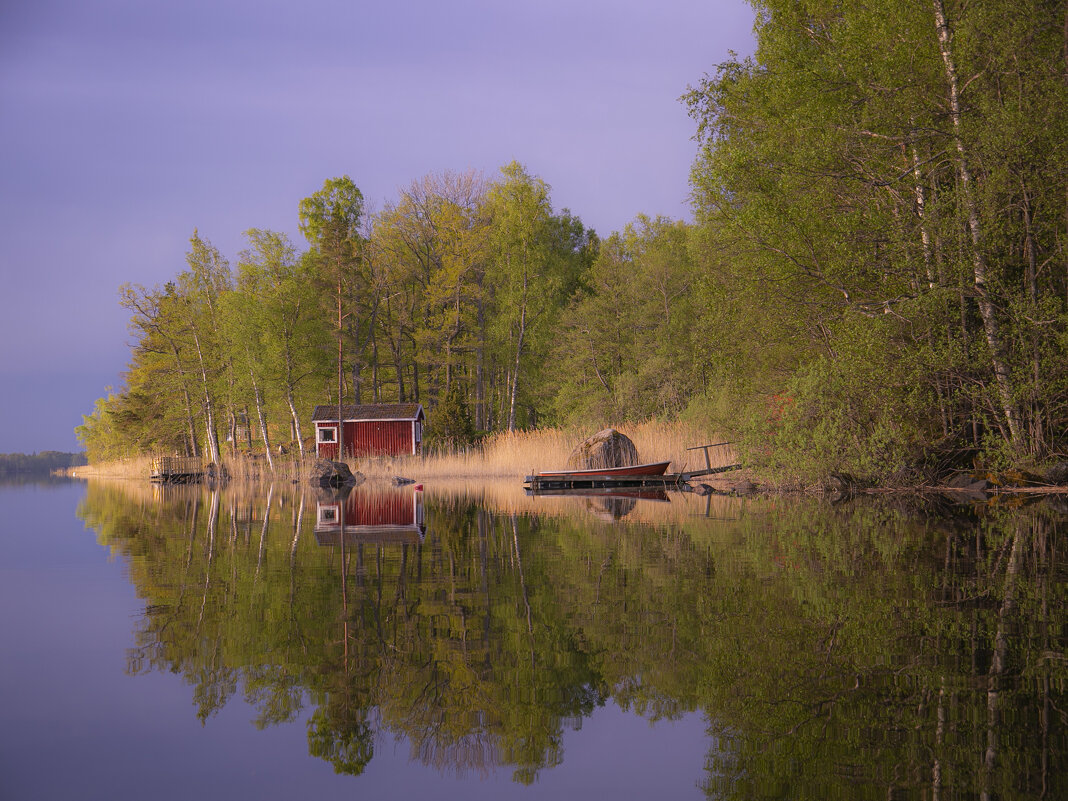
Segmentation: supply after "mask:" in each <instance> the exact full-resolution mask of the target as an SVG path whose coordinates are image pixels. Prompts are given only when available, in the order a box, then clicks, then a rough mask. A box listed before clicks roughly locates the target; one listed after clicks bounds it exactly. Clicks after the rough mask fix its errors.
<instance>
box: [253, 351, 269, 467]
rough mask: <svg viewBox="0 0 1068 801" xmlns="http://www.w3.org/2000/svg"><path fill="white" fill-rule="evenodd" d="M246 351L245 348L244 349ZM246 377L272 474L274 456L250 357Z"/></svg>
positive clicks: (261, 398) (261, 397)
mask: <svg viewBox="0 0 1068 801" xmlns="http://www.w3.org/2000/svg"><path fill="white" fill-rule="evenodd" d="M246 351H247V348H246ZM248 376H249V378H250V379H252V396H253V398H255V400H256V417H257V418H258V419H259V421H260V433H261V434H262V435H263V449H264V450H265V451H266V452H267V464H268V465H270V467H271V472H272V473H273V472H274V456H273V455H272V454H271V437H270V434H268V433H267V418H266V417H265V416H264V414H263V396H262V395H261V394H260V385H259V384H258V383H257V382H256V373H255V372H254V371H253V369H252V357H251V355H250V356H249V362H248Z"/></svg>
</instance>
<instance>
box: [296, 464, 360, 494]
mask: <svg viewBox="0 0 1068 801" xmlns="http://www.w3.org/2000/svg"><path fill="white" fill-rule="evenodd" d="M363 480H364V476H363V474H362V473H353V472H352V471H351V470H349V466H348V465H347V464H345V463H344V462H332V461H330V460H328V459H316V460H315V461H314V462H312V464H311V467H309V468H308V482H309V483H310V484H312V485H313V486H316V487H324V488H325V487H355V486H356V485H357V484H360V483H362V482H363Z"/></svg>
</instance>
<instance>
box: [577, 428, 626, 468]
mask: <svg viewBox="0 0 1068 801" xmlns="http://www.w3.org/2000/svg"><path fill="white" fill-rule="evenodd" d="M638 463H639V461H638V449H637V448H635V447H634V443H633V442H631V441H630V438H629V437H628V436H626V435H625V434H620V433H619V432H618V431H616V430H615V429H614V428H606V429H604V430H603V431H598V432H597V433H596V434H594V435H593V436H592V437H590V438H589V439H587V440H585V441H583V442H581V443H580V444H579V445H578V447H576V448H575V450H573V451H571V455H570V456H569V457H567V466H568V468H569V469H571V470H597V469H601V468H606V467H627V466H628V465H632V464H638Z"/></svg>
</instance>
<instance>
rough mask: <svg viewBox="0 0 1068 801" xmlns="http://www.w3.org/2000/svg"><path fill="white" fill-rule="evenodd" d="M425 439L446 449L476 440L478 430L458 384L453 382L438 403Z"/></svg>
mask: <svg viewBox="0 0 1068 801" xmlns="http://www.w3.org/2000/svg"><path fill="white" fill-rule="evenodd" d="M426 439H427V444H428V445H429V446H431V447H438V448H442V449H446V450H456V449H462V448H466V447H468V446H470V445H473V444H475V443H476V442H477V441H478V432H477V431H476V430H475V423H474V421H473V420H472V419H471V411H470V409H468V406H467V401H466V400H465V393H464V391H463V389H462V388H461V387H460V385H459V384H453V385H452V386H451V387H450V388H449V391H448V392H447V393H446V395H445V399H444V400H443V401H442V402H441V403H440V404H438V407H437V409H435V411H434V416H433V417H432V418H431V422H430V424H429V425H428V426H427V429H426Z"/></svg>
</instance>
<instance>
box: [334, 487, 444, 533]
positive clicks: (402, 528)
mask: <svg viewBox="0 0 1068 801" xmlns="http://www.w3.org/2000/svg"><path fill="white" fill-rule="evenodd" d="M315 508H316V511H315V541H316V542H318V543H319V544H320V545H341V544H345V545H359V544H367V543H377V544H382V545H388V544H390V543H397V544H408V545H416V544H419V543H421V542H422V541H423V538H424V537H425V536H426V522H425V514H424V511H423V487H422V485H421V484H416V485H415V486H414V487H373V488H372V487H367V486H360V487H355V488H352V489H342V490H337V491H335V492H331V493H322V494H320V496H319V497H318V498H316V501H315Z"/></svg>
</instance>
